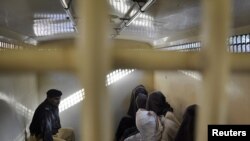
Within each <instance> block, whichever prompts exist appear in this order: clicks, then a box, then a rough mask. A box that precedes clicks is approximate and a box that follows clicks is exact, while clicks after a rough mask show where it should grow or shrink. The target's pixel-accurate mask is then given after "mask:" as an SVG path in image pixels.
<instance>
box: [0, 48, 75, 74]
mask: <svg viewBox="0 0 250 141" xmlns="http://www.w3.org/2000/svg"><path fill="white" fill-rule="evenodd" d="M75 68H76V65H75V60H74V53H73V50H72V49H63V50H50V51H48V50H47V51H46V50H43V51H39V50H23V51H22V50H19V51H13V50H10V51H1V52H0V71H48V70H68V71H73V70H75Z"/></svg>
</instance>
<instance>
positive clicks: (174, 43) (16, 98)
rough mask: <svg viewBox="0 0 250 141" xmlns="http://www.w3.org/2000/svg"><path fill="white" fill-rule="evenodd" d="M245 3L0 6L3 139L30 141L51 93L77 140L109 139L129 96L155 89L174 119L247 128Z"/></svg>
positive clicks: (109, 1)
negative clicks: (186, 116)
mask: <svg viewBox="0 0 250 141" xmlns="http://www.w3.org/2000/svg"><path fill="white" fill-rule="evenodd" d="M249 17H250V1H249V0H1V1H0V125H1V127H0V140H1V141H26V140H28V138H29V136H30V133H29V125H30V122H31V119H32V116H33V114H34V110H35V109H36V107H37V106H38V105H39V104H40V103H41V102H42V101H43V100H44V99H45V98H46V92H47V90H49V89H51V88H55V89H59V90H61V91H62V93H63V95H62V98H61V103H60V105H59V111H60V118H61V124H62V126H63V127H71V128H73V129H74V131H75V138H76V141H80V140H85V141H111V140H113V139H114V135H115V132H116V129H117V126H118V124H119V121H120V119H121V117H122V116H124V115H126V113H127V110H128V106H129V102H130V96H131V92H132V90H133V88H135V87H136V86H137V85H140V84H142V85H144V86H145V88H146V89H147V90H148V91H149V92H152V91H156V90H157V91H161V92H162V93H163V94H164V95H165V96H166V100H167V101H168V102H169V103H170V104H171V106H172V107H173V108H174V114H175V116H176V117H177V119H178V120H179V121H182V120H183V113H184V111H185V110H186V108H187V106H189V105H192V104H197V105H198V106H199V109H198V114H197V120H196V128H195V129H196V130H195V140H197V141H205V140H207V125H209V124H250V110H249V107H250V87H249V86H250V75H249V72H250V55H249V53H250V34H249V33H250V18H249Z"/></svg>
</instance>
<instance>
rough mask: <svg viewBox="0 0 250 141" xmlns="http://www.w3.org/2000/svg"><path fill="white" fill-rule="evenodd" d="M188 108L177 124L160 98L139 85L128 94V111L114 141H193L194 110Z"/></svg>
mask: <svg viewBox="0 0 250 141" xmlns="http://www.w3.org/2000/svg"><path fill="white" fill-rule="evenodd" d="M196 107H197V105H190V106H189V107H188V108H187V109H186V111H185V113H184V116H183V121H182V122H181V123H180V122H179V121H178V120H177V118H176V117H175V115H174V114H173V111H174V110H173V108H172V107H171V105H170V104H169V103H168V102H167V101H166V98H165V96H164V94H162V92H160V91H154V92H152V93H150V94H148V91H147V90H146V88H145V87H144V86H143V85H138V86H137V87H135V88H134V89H133V91H132V94H131V101H130V106H129V110H128V113H127V115H126V116H124V117H123V118H122V119H121V121H120V123H119V126H118V128H117V131H116V136H115V141H194V123H195V122H194V121H195V119H194V118H195V111H196V110H195V109H196Z"/></svg>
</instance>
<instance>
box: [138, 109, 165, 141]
mask: <svg viewBox="0 0 250 141" xmlns="http://www.w3.org/2000/svg"><path fill="white" fill-rule="evenodd" d="M136 126H137V128H138V130H139V132H140V134H141V139H142V141H159V140H160V138H161V132H162V130H163V127H162V125H161V124H160V121H159V119H158V117H157V115H156V114H155V113H154V112H153V111H147V110H144V109H139V110H138V111H137V112H136Z"/></svg>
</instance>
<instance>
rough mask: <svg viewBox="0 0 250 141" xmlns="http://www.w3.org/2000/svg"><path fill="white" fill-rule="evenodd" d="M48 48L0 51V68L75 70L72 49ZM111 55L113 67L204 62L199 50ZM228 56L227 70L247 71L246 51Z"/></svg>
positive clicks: (170, 67) (155, 67) (200, 64)
mask: <svg viewBox="0 0 250 141" xmlns="http://www.w3.org/2000/svg"><path fill="white" fill-rule="evenodd" d="M46 50H49V49H48V48H46ZM51 50H52V51H45V50H43V51H38V50H24V51H15V50H10V51H2V52H0V71H47V70H68V71H75V70H76V64H75V60H74V58H75V50H74V49H59V50H54V51H53V49H51ZM113 55H114V64H115V66H114V67H115V68H137V69H145V70H177V69H187V70H200V71H202V69H203V68H204V65H207V64H206V63H205V60H203V57H202V56H201V54H200V53H199V52H173V51H172V52H170V51H159V50H151V49H145V50H137V49H116V50H115V51H114V54H113ZM230 60H231V71H233V72H250V55H249V54H243V53H242V54H230ZM41 64H42V65H41Z"/></svg>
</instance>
